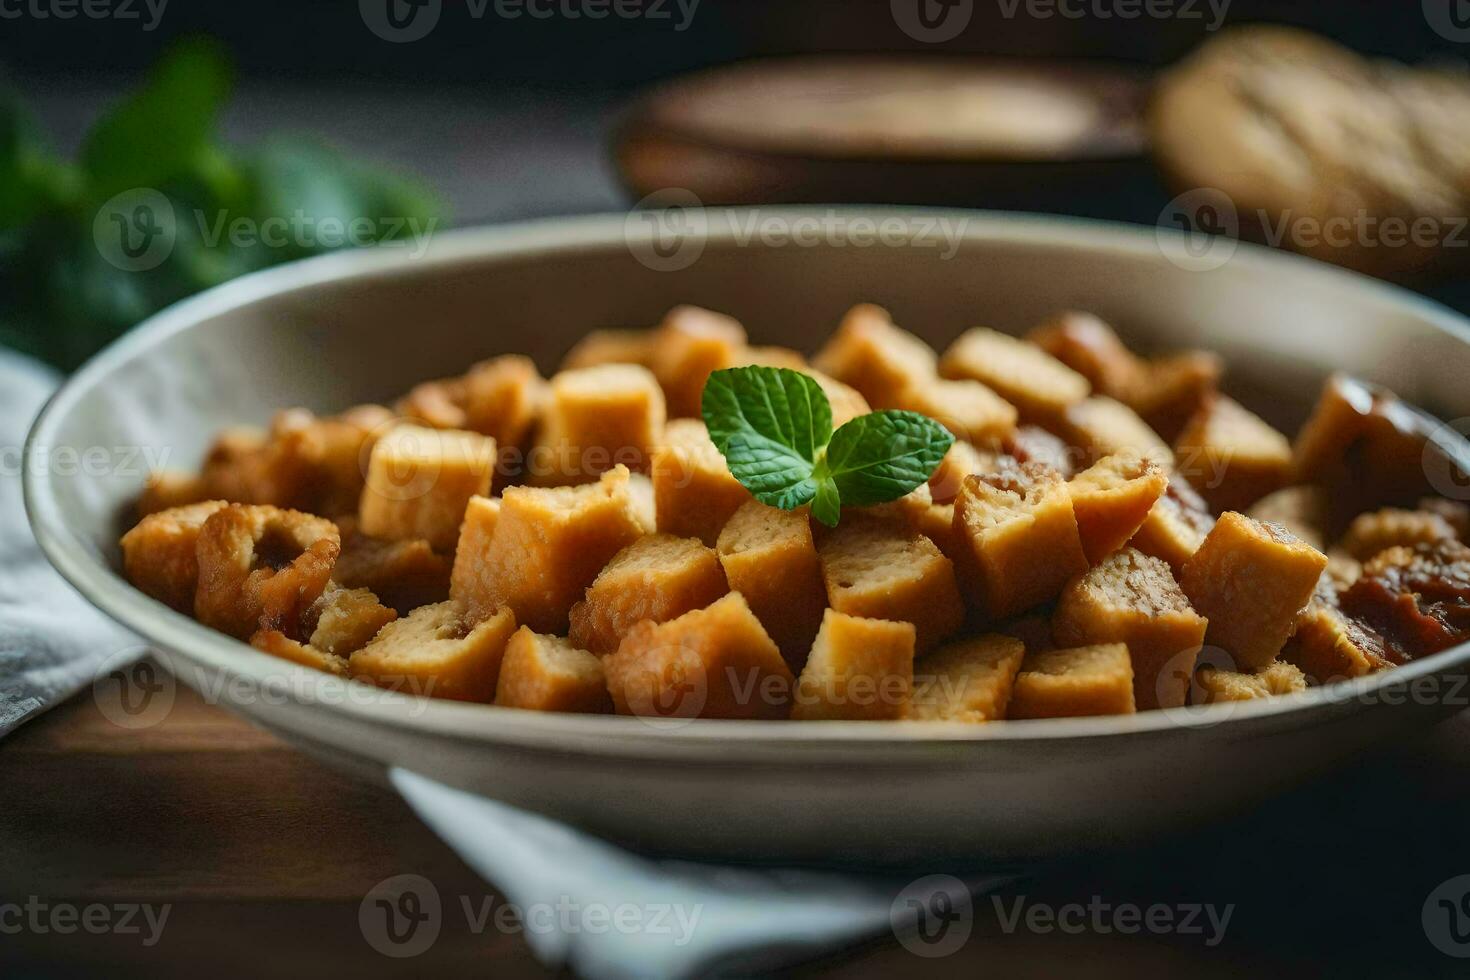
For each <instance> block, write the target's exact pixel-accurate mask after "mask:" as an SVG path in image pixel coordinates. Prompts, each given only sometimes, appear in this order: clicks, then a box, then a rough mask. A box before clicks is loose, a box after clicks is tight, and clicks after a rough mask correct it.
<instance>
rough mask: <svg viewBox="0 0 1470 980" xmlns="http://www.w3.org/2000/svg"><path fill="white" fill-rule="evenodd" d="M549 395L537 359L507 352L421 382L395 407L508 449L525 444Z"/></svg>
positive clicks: (418, 418)
mask: <svg viewBox="0 0 1470 980" xmlns="http://www.w3.org/2000/svg"><path fill="white" fill-rule="evenodd" d="M546 394H547V388H546V382H545V380H543V379H542V377H541V374H540V372H539V371H537V370H536V365H535V363H534V362H533V361H532V360H531V359H530V358H529V357H523V356H521V355H519V354H506V355H503V356H501V357H496V358H492V359H491V360H488V361H481V362H480V363H478V364H476V365H475V366H474V367H472V368H470V369H469V371H468V372H466V373H465V374H464V375H462V376H461V377H457V378H445V379H442V380H439V381H429V382H425V383H424V384H421V385H418V386H416V387H414V388H413V389H412V390H411V391H409V393H408V394H407V395H406V396H404V398H403V399H402V400H401V401H399V403H398V405H397V408H398V412H399V414H401V415H403V416H404V417H406V418H409V419H412V420H414V421H416V422H419V423H421V424H423V425H427V426H429V427H431V428H435V429H466V430H468V431H470V432H478V433H480V434H481V435H484V436H489V437H490V438H492V439H494V440H495V442H496V445H497V446H499V447H500V448H501V451H502V454H505V453H508V452H511V451H514V450H515V449H517V448H523V447H524V446H525V444H526V441H527V437H528V436H529V435H530V433H531V427H532V426H533V425H534V424H535V422H536V420H537V417H538V416H539V414H540V412H541V409H542V406H543V405H544V403H545V400H546ZM504 462H507V463H509V462H510V460H505V461H504Z"/></svg>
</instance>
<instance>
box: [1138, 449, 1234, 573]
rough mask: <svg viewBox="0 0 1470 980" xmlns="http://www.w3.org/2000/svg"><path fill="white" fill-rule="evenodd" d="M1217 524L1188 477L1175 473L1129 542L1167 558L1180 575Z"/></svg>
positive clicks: (1159, 556) (1142, 549) (1171, 566)
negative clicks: (1186, 563)
mask: <svg viewBox="0 0 1470 980" xmlns="http://www.w3.org/2000/svg"><path fill="white" fill-rule="evenodd" d="M1214 526H1215V519H1214V518H1213V517H1211V516H1210V512H1209V509H1208V508H1207V507H1206V505H1205V502H1204V500H1203V499H1201V497H1200V496H1199V494H1197V493H1195V492H1194V488H1193V487H1191V486H1190V485H1189V481H1188V480H1186V479H1184V477H1182V476H1180V475H1179V474H1177V473H1175V474H1173V475H1171V476H1170V477H1169V485H1168V487H1166V488H1165V489H1164V495H1163V496H1162V497H1160V498H1159V499H1158V501H1157V502H1156V503H1155V504H1154V505H1153V508H1152V509H1151V510H1150V511H1149V512H1148V516H1146V517H1145V518H1144V519H1143V524H1142V526H1140V527H1139V529H1138V531H1137V533H1135V534H1134V535H1133V537H1132V538H1131V539H1129V541H1128V543H1129V544H1130V545H1132V546H1133V547H1135V548H1137V549H1138V550H1139V551H1141V552H1143V553H1144V554H1145V555H1153V556H1154V557H1155V558H1162V559H1163V560H1164V561H1166V562H1168V563H1169V567H1170V568H1171V569H1173V571H1174V576H1175V577H1176V578H1177V577H1178V576H1179V574H1180V573H1181V572H1182V571H1184V563H1185V562H1187V561H1189V559H1190V558H1191V557H1192V556H1193V555H1194V553H1195V552H1196V551H1198V550H1199V546H1200V545H1201V544H1203V543H1204V540H1205V535H1207V534H1209V533H1210V530H1211V529H1212V528H1213V527H1214Z"/></svg>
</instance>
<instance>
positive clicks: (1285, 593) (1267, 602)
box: [1179, 511, 1327, 670]
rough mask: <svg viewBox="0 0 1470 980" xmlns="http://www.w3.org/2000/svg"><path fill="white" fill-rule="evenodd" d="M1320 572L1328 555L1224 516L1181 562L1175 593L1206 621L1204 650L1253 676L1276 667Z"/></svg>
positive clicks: (1271, 528) (1272, 528)
mask: <svg viewBox="0 0 1470 980" xmlns="http://www.w3.org/2000/svg"><path fill="white" fill-rule="evenodd" d="M1326 567H1327V556H1326V555H1324V554H1322V552H1320V551H1318V550H1317V549H1316V548H1313V547H1312V546H1311V545H1309V544H1307V543H1306V542H1304V541H1302V540H1301V539H1300V538H1298V537H1296V536H1295V535H1293V534H1292V533H1291V532H1290V531H1287V530H1286V529H1285V528H1283V527H1281V526H1280V525H1277V524H1263V523H1261V522H1260V521H1253V520H1251V519H1250V518H1249V517H1246V516H1245V515H1244V514H1238V513H1236V512H1235V511H1227V512H1226V513H1225V514H1223V515H1221V517H1220V519H1219V520H1218V521H1216V522H1215V527H1214V530H1212V531H1210V533H1209V535H1208V536H1207V537H1206V538H1205V540H1204V543H1203V544H1201V545H1200V546H1199V550H1198V551H1196V552H1195V553H1194V555H1193V557H1191V558H1190V559H1189V560H1188V561H1187V562H1185V564H1184V572H1183V574H1182V575H1180V577H1179V586H1180V588H1182V589H1183V590H1184V594H1185V595H1187V596H1188V597H1189V602H1190V605H1192V606H1194V608H1195V611H1196V612H1198V613H1199V614H1200V615H1202V616H1204V617H1205V618H1206V619H1208V620H1209V621H1210V626H1209V630H1208V631H1207V632H1206V634H1205V642H1206V643H1208V644H1210V645H1211V646H1216V647H1220V648H1221V649H1222V650H1224V651H1226V652H1227V653H1229V654H1230V655H1231V656H1232V657H1234V658H1235V663H1236V665H1237V666H1238V667H1239V668H1241V669H1245V670H1252V669H1259V668H1262V667H1265V666H1266V665H1268V664H1270V663H1271V661H1272V660H1274V659H1276V655H1277V654H1278V653H1280V652H1281V648H1282V646H1283V645H1284V644H1285V643H1286V638H1287V637H1288V636H1290V635H1291V630H1292V626H1293V625H1294V624H1295V623H1296V617H1297V613H1299V612H1301V611H1302V608H1303V607H1304V606H1306V604H1307V602H1308V601H1309V600H1310V599H1311V598H1312V592H1313V590H1314V589H1315V588H1316V586H1317V580H1318V579H1320V578H1321V577H1322V571H1323V569H1325V568H1326Z"/></svg>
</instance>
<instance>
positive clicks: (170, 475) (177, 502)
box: [137, 470, 209, 519]
mask: <svg viewBox="0 0 1470 980" xmlns="http://www.w3.org/2000/svg"><path fill="white" fill-rule="evenodd" d="M208 499H209V485H208V484H207V483H206V482H205V481H204V478H203V477H202V476H196V475H195V474H193V473H177V472H174V471H172V470H156V471H154V472H152V473H149V474H148V482H147V483H146V484H144V486H143V492H142V494H140V495H139V496H138V507H137V512H138V517H139V518H140V519H141V518H144V517H147V516H148V515H149V514H157V513H158V512H159V511H163V510H172V509H173V508H175V507H186V506H188V505H189V504H199V503H203V502H204V501H206V500H208Z"/></svg>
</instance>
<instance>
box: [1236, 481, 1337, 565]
mask: <svg viewBox="0 0 1470 980" xmlns="http://www.w3.org/2000/svg"><path fill="white" fill-rule="evenodd" d="M1330 510H1331V508H1330V504H1329V502H1328V500H1327V493H1326V491H1324V490H1323V489H1322V488H1321V487H1311V486H1295V487H1284V488H1282V489H1280V490H1277V491H1276V492H1275V493H1268V494H1267V495H1266V496H1264V497H1262V498H1261V499H1260V500H1258V501H1256V502H1255V504H1254V505H1253V506H1252V507H1251V509H1250V510H1248V511H1246V512H1245V514H1246V516H1247V517H1250V518H1252V519H1254V520H1257V521H1270V522H1271V523H1272V524H1280V525H1281V526H1282V527H1284V528H1286V529H1287V530H1288V531H1290V532H1291V533H1292V534H1295V535H1296V536H1297V537H1299V538H1301V539H1302V540H1303V541H1305V542H1306V543H1307V544H1309V545H1311V546H1312V547H1313V548H1316V549H1317V550H1318V551H1323V552H1325V551H1326V550H1327V521H1328V514H1329V513H1330ZM1329 557H1331V556H1330V555H1329Z"/></svg>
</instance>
